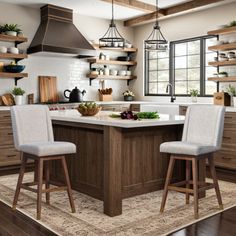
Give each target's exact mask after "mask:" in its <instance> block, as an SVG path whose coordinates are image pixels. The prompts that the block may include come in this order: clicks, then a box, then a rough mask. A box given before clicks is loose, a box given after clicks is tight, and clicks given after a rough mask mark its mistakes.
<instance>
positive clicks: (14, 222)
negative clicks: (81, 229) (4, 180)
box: [0, 201, 57, 236]
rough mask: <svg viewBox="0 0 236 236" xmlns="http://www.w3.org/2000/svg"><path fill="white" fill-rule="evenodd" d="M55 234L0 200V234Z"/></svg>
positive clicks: (28, 235)
mask: <svg viewBox="0 0 236 236" xmlns="http://www.w3.org/2000/svg"><path fill="white" fill-rule="evenodd" d="M16 235H17V236H44V235H47V236H56V235H57V234H55V233H53V232H51V231H50V230H48V229H46V228H45V227H43V226H42V225H40V224H39V223H37V222H35V221H34V220H32V219H31V218H29V217H27V216H25V215H24V214H22V213H21V212H19V211H15V212H13V211H12V209H11V208H10V207H9V206H7V205H6V204H5V203H3V202H1V201H0V236H16Z"/></svg>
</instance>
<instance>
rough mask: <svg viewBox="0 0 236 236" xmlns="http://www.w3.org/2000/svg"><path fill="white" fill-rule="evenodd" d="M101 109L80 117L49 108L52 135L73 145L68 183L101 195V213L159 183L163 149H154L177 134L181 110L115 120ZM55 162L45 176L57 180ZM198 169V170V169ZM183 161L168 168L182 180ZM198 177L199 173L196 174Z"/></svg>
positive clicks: (109, 212) (119, 209)
mask: <svg viewBox="0 0 236 236" xmlns="http://www.w3.org/2000/svg"><path fill="white" fill-rule="evenodd" d="M111 113H112V112H105V111H102V112H100V113H99V114H98V115H96V116H94V117H82V116H81V115H80V114H79V113H78V112H77V111H76V110H66V111H52V112H51V117H52V120H53V128H54V134H55V140H63V141H70V142H73V143H75V144H76V145H77V153H76V154H73V155H72V157H71V156H70V157H69V158H68V159H67V163H68V169H69V174H70V178H71V185H72V188H73V189H75V190H77V191H79V192H82V193H85V194H88V195H90V196H92V197H95V198H97V199H100V200H103V201H104V213H105V214H107V215H109V216H116V215H120V214H122V199H123V198H127V197H131V196H135V195H139V194H144V193H148V192H151V191H155V190H160V189H162V188H163V185H164V180H165V175H166V170H167V166H168V161H169V158H168V155H167V154H164V153H160V152H159V146H160V144H161V143H162V142H166V141H172V140H179V139H180V138H181V133H182V128H183V123H184V116H171V115H162V114H161V115H160V119H154V120H141V121H134V120H121V119H119V118H111V117H109V114H111ZM60 168H61V166H60V165H58V164H57V163H54V164H53V165H52V168H51V178H52V179H53V180H57V181H63V176H62V175H61V173H62V171H60ZM202 173H203V171H202ZM184 175H185V171H184V163H182V162H179V163H177V165H176V168H175V171H174V179H175V180H183V178H184ZM200 178H204V174H202V175H200Z"/></svg>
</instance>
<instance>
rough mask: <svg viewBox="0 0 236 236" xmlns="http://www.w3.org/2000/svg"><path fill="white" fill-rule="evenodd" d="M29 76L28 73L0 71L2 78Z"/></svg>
mask: <svg viewBox="0 0 236 236" xmlns="http://www.w3.org/2000/svg"><path fill="white" fill-rule="evenodd" d="M23 77H28V73H10V72H0V78H23Z"/></svg>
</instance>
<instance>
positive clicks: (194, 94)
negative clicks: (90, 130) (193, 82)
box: [189, 89, 199, 97]
mask: <svg viewBox="0 0 236 236" xmlns="http://www.w3.org/2000/svg"><path fill="white" fill-rule="evenodd" d="M198 93H199V92H198V90H197V89H190V90H189V94H190V96H191V97H197V96H198Z"/></svg>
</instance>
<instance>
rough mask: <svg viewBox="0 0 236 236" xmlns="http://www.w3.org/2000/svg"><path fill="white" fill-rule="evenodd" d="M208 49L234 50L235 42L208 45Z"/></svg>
mask: <svg viewBox="0 0 236 236" xmlns="http://www.w3.org/2000/svg"><path fill="white" fill-rule="evenodd" d="M208 50H212V51H228V50H236V43H227V44H221V45H215V46H210V47H208Z"/></svg>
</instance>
